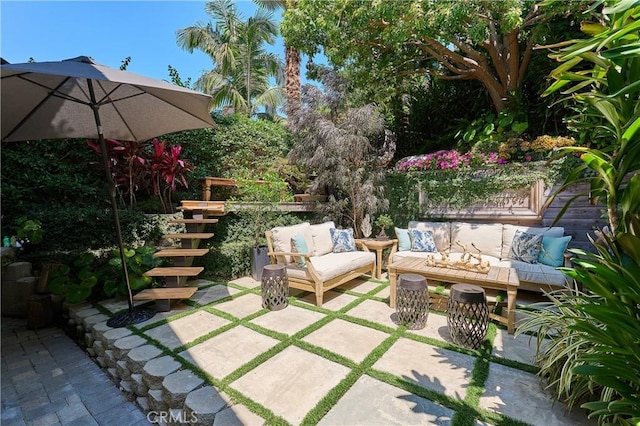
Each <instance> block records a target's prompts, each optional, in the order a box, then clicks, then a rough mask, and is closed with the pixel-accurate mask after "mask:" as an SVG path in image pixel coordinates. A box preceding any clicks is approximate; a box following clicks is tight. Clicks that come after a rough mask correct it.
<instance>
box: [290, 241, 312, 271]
mask: <svg viewBox="0 0 640 426" xmlns="http://www.w3.org/2000/svg"><path fill="white" fill-rule="evenodd" d="M291 251H292V252H293V253H305V254H308V253H309V247H308V246H307V241H306V240H305V239H304V236H302V234H296V235H294V236H293V238H291ZM293 258H294V259H295V261H296V262H298V265H299V266H300V267H301V268H304V267H305V266H307V261H306V260H305V258H304V257H302V256H293Z"/></svg>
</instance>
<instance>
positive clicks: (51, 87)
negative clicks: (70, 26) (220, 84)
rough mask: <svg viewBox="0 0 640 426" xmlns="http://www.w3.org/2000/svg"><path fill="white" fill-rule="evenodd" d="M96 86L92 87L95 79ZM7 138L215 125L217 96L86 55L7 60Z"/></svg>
mask: <svg viewBox="0 0 640 426" xmlns="http://www.w3.org/2000/svg"><path fill="white" fill-rule="evenodd" d="M90 84H92V86H93V97H92V94H91V93H92V89H91V88H90V87H89V85H90ZM1 88H2V96H1V98H0V101H1V108H2V141H3V142H4V141H24V140H33V139H59V138H85V137H86V138H95V139H98V138H99V134H98V129H97V127H96V122H95V118H94V113H93V109H94V107H97V108H99V110H100V121H101V122H102V133H103V135H104V137H106V138H109V139H118V140H124V141H143V140H147V139H151V138H153V137H155V136H159V135H163V134H167V133H172V132H177V131H180V130H186V129H199V128H204V127H212V126H215V124H214V123H213V120H212V119H211V115H210V114H209V102H210V100H211V97H210V96H208V95H205V94H202V93H199V92H195V91H193V90H189V89H186V88H183V87H179V86H175V85H173V84H170V83H167V82H165V81H160V80H155V79H151V78H148V77H144V76H141V75H138V74H133V73H130V72H126V71H120V70H116V69H113V68H109V67H106V66H103V65H98V64H96V63H95V62H93V60H91V58H88V57H85V56H81V57H78V58H74V59H69V60H64V61H59V62H32V63H24V64H3V65H2V81H1Z"/></svg>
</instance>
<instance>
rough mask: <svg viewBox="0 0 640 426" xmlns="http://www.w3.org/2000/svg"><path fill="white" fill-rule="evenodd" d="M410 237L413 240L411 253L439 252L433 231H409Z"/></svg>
mask: <svg viewBox="0 0 640 426" xmlns="http://www.w3.org/2000/svg"><path fill="white" fill-rule="evenodd" d="M409 237H410V238H411V251H423V252H427V253H437V252H438V249H437V248H436V242H435V241H434V240H433V233H432V232H431V231H422V230H420V229H409Z"/></svg>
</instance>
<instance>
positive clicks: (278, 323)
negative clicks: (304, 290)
mask: <svg viewBox="0 0 640 426" xmlns="http://www.w3.org/2000/svg"><path fill="white" fill-rule="evenodd" d="M324 317H325V315H323V314H321V313H319V312H314V311H310V310H308V309H304V308H299V307H297V306H287V308H286V309H281V310H279V311H269V312H267V313H266V314H264V315H262V316H259V317H258V318H255V319H253V320H251V322H252V323H253V324H256V325H259V326H261V327H264V328H267V329H269V330H273V331H277V332H278V333H284V334H288V335H290V336H291V335H293V334H295V333H297V332H298V331H300V330H302V329H304V328H306V327H308V326H310V325H311V324H313V323H315V322H318V321H320V320H321V319H322V318H324Z"/></svg>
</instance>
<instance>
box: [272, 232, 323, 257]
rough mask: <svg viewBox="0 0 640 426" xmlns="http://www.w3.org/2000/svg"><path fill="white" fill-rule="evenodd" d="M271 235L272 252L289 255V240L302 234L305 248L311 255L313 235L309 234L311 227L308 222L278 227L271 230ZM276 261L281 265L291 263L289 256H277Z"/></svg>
mask: <svg viewBox="0 0 640 426" xmlns="http://www.w3.org/2000/svg"><path fill="white" fill-rule="evenodd" d="M271 232H272V233H273V250H274V251H283V252H286V253H291V238H293V237H294V236H295V235H296V234H302V236H303V237H304V240H305V242H306V243H307V248H308V249H309V252H310V253H313V250H314V247H313V235H312V234H311V225H310V224H309V222H303V223H300V224H298V225H291V226H278V227H276V228H273V229H272V230H271ZM278 261H279V262H283V263H291V262H293V259H292V257H291V256H289V255H285V256H278Z"/></svg>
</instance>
